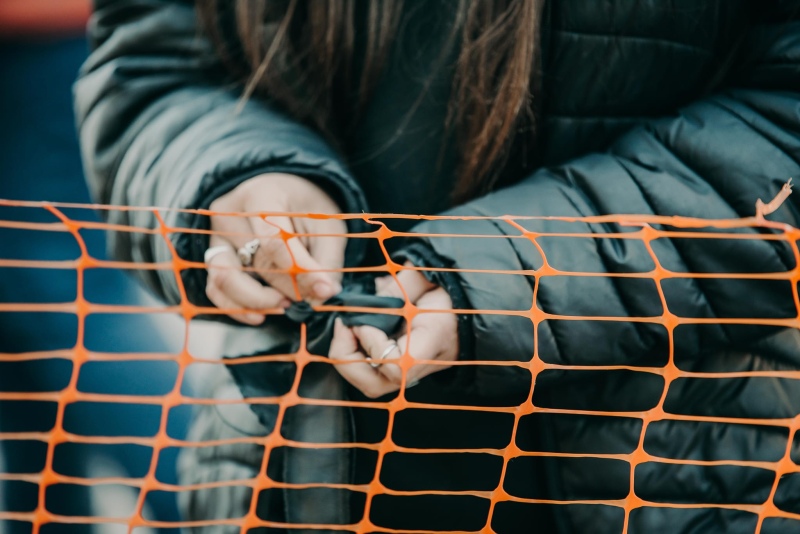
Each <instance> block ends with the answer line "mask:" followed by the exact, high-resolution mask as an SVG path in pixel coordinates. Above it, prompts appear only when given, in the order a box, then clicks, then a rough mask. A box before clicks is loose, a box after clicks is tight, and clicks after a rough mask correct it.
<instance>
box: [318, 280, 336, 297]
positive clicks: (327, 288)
mask: <svg viewBox="0 0 800 534" xmlns="http://www.w3.org/2000/svg"><path fill="white" fill-rule="evenodd" d="M313 290H314V294H315V295H316V296H317V298H320V299H329V298H331V297H332V296H334V295H335V294H336V289H335V288H333V287H331V285H330V284H327V283H325V282H317V283H316V284H314V287H313Z"/></svg>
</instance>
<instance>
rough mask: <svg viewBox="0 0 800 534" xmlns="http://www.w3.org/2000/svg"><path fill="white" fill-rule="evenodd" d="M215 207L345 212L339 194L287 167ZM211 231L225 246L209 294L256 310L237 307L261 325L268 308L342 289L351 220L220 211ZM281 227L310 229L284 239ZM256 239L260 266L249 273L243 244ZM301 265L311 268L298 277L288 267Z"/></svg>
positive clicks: (223, 303) (215, 242)
mask: <svg viewBox="0 0 800 534" xmlns="http://www.w3.org/2000/svg"><path fill="white" fill-rule="evenodd" d="M210 209H211V210H212V211H214V212H217V213H220V214H222V213H228V214H236V213H287V212H292V213H313V214H337V213H339V212H340V210H339V207H338V206H337V205H336V203H335V202H334V201H333V199H331V197H330V196H328V195H327V194H326V193H325V192H324V191H323V190H322V189H320V188H319V187H317V186H316V185H314V184H313V183H312V182H310V181H309V180H307V179H305V178H301V177H299V176H294V175H290V174H279V173H271V174H263V175H261V176H257V177H255V178H251V179H250V180H247V181H246V182H244V183H242V184H241V185H239V186H238V187H236V188H235V189H233V190H232V191H230V192H229V193H227V194H225V195H222V196H221V197H219V198H218V199H216V200H215V201H214V202H212V203H211V206H210ZM211 231H212V232H214V233H213V234H212V236H211V238H210V239H209V249H211V248H214V247H221V248H219V249H215V250H218V251H219V252H218V253H216V254H213V255H211V257H210V258H208V260H207V265H206V267H207V269H208V283H207V284H206V295H208V298H209V300H211V302H213V303H214V304H215V305H216V306H217V307H218V308H222V309H244V310H248V311H247V312H246V313H230V314H229V316H230V317H232V318H233V319H236V320H237V321H240V322H242V323H245V324H250V325H257V324H261V323H262V322H263V321H264V318H265V311H266V310H269V309H275V308H286V307H288V306H289V305H290V304H291V302H292V301H294V300H309V301H312V302H322V301H324V300H326V299H328V298H329V297H332V296H333V295H336V294H337V293H339V292H340V291H341V284H340V280H341V273H339V272H330V271H331V270H333V269H340V268H341V267H342V265H343V264H344V249H345V244H346V241H347V238H346V237H345V236H344V234H345V233H346V232H347V226H346V223H345V222H344V221H343V220H338V219H325V218H306V217H293V218H290V217H285V216H273V215H269V216H266V217H263V218H262V217H258V216H253V217H242V216H233V215H214V216H212V217H211ZM281 231H284V232H288V233H293V234H309V235H302V236H295V237H291V238H289V239H288V240H284V239H283V238H282V237H281ZM332 234H336V235H332ZM254 239H258V248H257V249H256V251H255V254H253V256H252V265H251V267H252V269H250V270H249V271H247V272H246V271H245V270H244V269H243V266H242V263H241V260H240V259H239V257H238V255H237V251H238V250H239V249H240V248H241V247H243V246H245V244H247V243H249V242H252V241H254ZM293 266H296V267H298V268H300V269H301V270H302V271H303V272H302V273H301V274H298V275H297V276H296V277H292V276H291V275H290V274H289V273H288V272H286V271H287V270H289V269H292V268H293ZM280 271H283V272H280ZM325 271H328V272H325ZM252 273H255V274H257V275H258V276H259V277H260V278H261V279H262V280H264V282H266V283H267V284H268V285H266V286H265V285H263V284H262V283H261V282H260V281H259V280H256V279H255V278H254V277H253V276H252V275H251V274H252Z"/></svg>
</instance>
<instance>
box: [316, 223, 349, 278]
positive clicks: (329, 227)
mask: <svg viewBox="0 0 800 534" xmlns="http://www.w3.org/2000/svg"><path fill="white" fill-rule="evenodd" d="M320 222H321V223H323V224H319V225H314V226H313V228H314V230H315V232H316V233H318V234H339V235H324V236H321V235H318V236H315V237H312V238H311V240H310V241H309V247H308V251H309V252H310V253H311V256H312V257H313V258H314V259H315V260H317V262H318V263H319V264H320V265H322V266H323V267H324V268H325V269H331V270H333V269H341V268H342V266H343V265H344V251H345V247H346V246H347V237H346V235H345V234H346V233H347V225H346V224H345V222H344V221H339V220H326V221H320ZM328 274H329V276H330V277H331V278H332V279H333V280H335V281H337V282H340V281H341V279H342V273H341V272H330V273H328Z"/></svg>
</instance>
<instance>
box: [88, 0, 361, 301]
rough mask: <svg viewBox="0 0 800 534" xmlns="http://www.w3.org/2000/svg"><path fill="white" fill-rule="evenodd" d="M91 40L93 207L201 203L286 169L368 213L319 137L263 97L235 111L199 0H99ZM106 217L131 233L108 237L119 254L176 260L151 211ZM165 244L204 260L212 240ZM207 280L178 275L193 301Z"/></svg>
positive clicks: (235, 90) (174, 217) (162, 275)
mask: <svg viewBox="0 0 800 534" xmlns="http://www.w3.org/2000/svg"><path fill="white" fill-rule="evenodd" d="M89 38H90V44H91V47H92V50H93V52H92V54H91V56H90V57H89V59H88V60H87V62H86V64H85V65H84V66H83V68H82V70H81V72H80V76H79V79H78V81H77V83H76V86H75V107H76V115H77V121H78V127H79V131H80V139H81V145H82V152H83V160H84V166H85V171H86V174H87V180H88V182H89V186H90V189H91V191H92V193H93V196H94V198H95V199H96V200H97V201H99V202H102V203H106V204H113V205H119V206H158V207H160V208H206V207H208V205H209V204H210V203H211V201H213V200H214V199H215V198H217V197H218V196H220V195H222V194H224V193H225V192H227V191H229V190H231V189H232V188H234V187H235V186H236V185H238V184H239V183H241V182H242V181H244V180H246V179H248V178H251V177H254V176H256V175H258V174H261V173H264V172H287V173H292V174H297V175H300V176H304V177H306V178H309V179H312V180H314V181H316V182H317V183H318V184H319V185H321V186H322V187H323V188H325V189H327V190H328V191H329V192H330V193H331V194H332V196H333V197H334V198H335V199H336V200H337V201H338V202H339V205H340V207H341V209H342V210H343V211H344V212H350V213H360V212H363V211H365V209H366V206H365V202H364V199H363V195H362V193H361V191H360V190H359V188H358V186H357V185H356V183H355V182H354V180H353V179H352V177H351V176H350V174H349V173H348V171H347V170H346V169H345V167H344V165H343V163H342V161H341V160H340V158H339V157H338V156H337V154H336V153H335V152H334V150H332V148H331V147H330V146H328V144H327V143H326V142H325V141H324V140H323V139H322V138H321V137H320V136H319V135H317V134H316V133H315V132H314V131H312V130H311V129H310V128H308V127H306V126H304V125H302V124H300V123H298V122H297V121H294V120H292V119H290V118H288V117H287V116H286V115H284V114H283V113H282V112H281V111H280V110H278V109H276V108H275V107H273V106H272V105H270V104H268V103H265V102H264V101H263V100H261V99H251V100H250V101H249V102H248V103H247V104H246V106H245V107H244V109H242V110H241V112H239V113H237V111H236V108H237V104H238V99H239V95H240V94H241V88H240V87H236V86H231V84H227V80H226V75H225V73H224V71H223V69H222V67H221V65H220V64H219V62H218V61H217V59H216V54H215V53H214V50H213V47H212V45H211V43H210V40H208V39H206V38H204V37H203V34H202V32H201V31H200V30H199V28H198V24H197V20H196V15H195V10H194V5H193V2H192V0H96V1H95V6H94V13H93V16H92V18H91V21H90V23H89ZM226 84H227V85H226ZM162 214H163V216H164V218H165V222H166V224H167V226H169V227H173V228H203V227H207V225H208V220H207V218H206V217H200V216H197V215H191V214H187V213H181V212H178V211H175V210H174V209H171V210H164V211H162ZM105 216H106V218H107V220H108V222H109V223H112V224H114V225H123V226H131V227H134V228H132V230H134V231H126V230H125V229H124V228H123V229H120V230H121V231H116V230H115V231H112V232H111V233H110V247H111V248H112V250H113V252H114V253H115V255H116V256H117V257H119V258H121V259H124V260H128V261H134V262H137V263H138V262H146V263H161V262H167V263H169V262H170V261H171V259H172V255H171V253H170V250H169V247H168V246H167V243H166V242H165V240H164V239H163V238H161V237H160V236H159V235H158V234H157V233H156V234H153V233H142V232H141V229H142V228H144V229H153V228H156V227H157V226H158V222H157V220H156V218H155V216H154V215H153V214H151V213H149V212H147V211H121V210H109V211H107V212H105ZM137 228H138V229H139V231H138V232H137V231H135V230H136V229H137ZM170 239H171V241H172V244H173V245H174V247H175V250H176V251H177V253H178V255H179V256H181V257H182V258H184V259H189V260H192V261H202V254H203V251H204V250H205V248H206V246H207V237H204V236H202V235H201V234H190V233H182V232H175V233H172V234H171V237H170ZM351 241H359V240H351ZM350 253H355V254H356V255H357V251H352V250H349V251H348V254H350ZM140 275H141V276H143V277H145V279H146V280H145V281H146V282H147V283H148V285H150V286H151V287H152V288H153V289H154V290H155V291H156V293H158V294H159V295H160V296H162V297H163V298H165V299H166V300H167V301H168V302H172V303H175V302H178V301H179V300H180V295H179V292H178V283H177V280H176V278H175V276H174V275H173V273H172V272H171V270H170V269H166V270H150V271H141V272H140ZM204 276H205V271H204V270H202V269H187V270H184V271H183V273H182V278H183V282H184V284H185V286H186V290H187V294H188V296H189V298H190V299H191V300H194V301H197V302H200V303H206V304H207V301H206V300H205V296H204V290H203V289H204V286H205V280H204Z"/></svg>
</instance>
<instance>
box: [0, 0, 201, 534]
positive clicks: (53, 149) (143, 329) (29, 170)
mask: <svg viewBox="0 0 800 534" xmlns="http://www.w3.org/2000/svg"><path fill="white" fill-rule="evenodd" d="M57 1H58V2H59V6H58V8H59V9H66V10H67V11H64V13H62V14H61V16H60V17H59V16H54V12H53V10H54V5H55V4H54V3H53V1H52V0H22V2H25V3H26V4H25V5H23V4H22V3H21V2H20V1H19V0H2V1H0V4H2V5H0V35H3V36H4V37H0V199H13V200H37V201H39V200H48V201H58V202H78V203H88V202H90V198H89V195H88V192H87V189H86V186H85V184H84V180H83V174H82V169H81V162H80V156H79V150H78V142H77V138H76V133H75V127H74V119H73V114H72V94H71V86H72V83H73V81H74V80H75V78H76V75H77V72H78V69H79V67H80V65H81V63H82V62H83V60H84V59H85V57H86V55H87V52H88V49H87V44H86V42H85V40H84V38H83V25H84V24H85V18H86V13H87V12H88V0H57ZM15 6H16V8H18V9H17V11H14V9H15ZM23 9H24V11H23ZM37 10H38V11H37ZM56 11H58V10H56ZM57 14H58V13H56V15H57ZM68 214H69V215H70V216H71V217H80V218H81V219H84V220H97V219H96V215H95V214H94V213H93V212H91V211H89V210H72V211H69V212H68ZM0 221H40V222H53V221H55V218H54V217H53V215H52V214H50V213H48V212H47V211H45V210H43V209H38V208H9V207H0ZM82 237H83V238H84V239H85V242H86V245H87V247H88V249H89V251H90V254H91V255H92V256H94V257H97V258H104V257H105V242H104V236H103V233H102V232H100V231H87V232H82ZM79 255H80V250H79V248H78V246H77V243H76V240H75V239H74V238H73V237H72V236H71V235H70V234H68V233H63V232H49V231H40V230H29V229H8V228H3V227H2V224H0V260H8V259H26V260H32V259H46V260H69V259H75V258H77V257H78V256H79ZM86 283H87V286H86V291H85V297H86V298H87V299H88V300H89V301H90V302H99V303H104V304H114V305H135V304H154V301H153V300H152V299H151V298H150V297H149V296H148V295H147V294H146V293H145V292H144V291H143V290H142V289H141V288H139V287H138V286H137V284H136V283H135V282H134V281H133V279H132V278H131V277H129V276H128V275H126V274H125V273H123V272H121V271H118V270H112V269H92V270H90V271H87V274H86ZM76 296H77V272H76V271H75V270H74V269H66V268H65V269H52V268H35V269H34V268H20V267H8V266H5V267H3V266H2V265H0V356H2V357H0V392H55V391H60V390H62V389H64V388H65V387H66V386H67V384H68V383H69V381H70V378H71V376H72V373H73V365H72V362H71V361H70V360H69V359H64V358H44V359H30V358H25V357H22V356H20V355H21V354H24V353H31V352H38V351H57V350H69V349H72V348H73V347H74V346H75V344H76V339H77V338H76V336H77V318H76V316H75V315H74V314H71V313H53V312H48V313H27V312H26V313H20V312H10V311H8V310H5V311H4V310H3V305H4V304H8V303H59V302H60V303H69V302H73V301H74V300H75V298H76ZM184 330H185V328H184V325H183V323H182V322H181V321H179V320H178V319H177V318H175V317H163V316H159V315H148V314H133V315H120V314H97V313H95V314H91V315H90V316H89V317H88V318H87V321H86V337H85V340H84V346H85V347H87V348H88V349H89V350H91V351H93V352H97V353H100V354H101V355H104V356H102V357H101V358H102V361H91V362H89V363H86V364H84V365H83V366H81V368H80V369H79V373H80V374H79V379H78V390H79V391H82V392H90V393H110V394H131V395H163V394H165V393H167V392H169V391H171V390H172V389H173V388H174V387H175V381H176V377H177V372H178V366H177V364H176V363H175V362H174V361H170V360H169V359H168V358H167V359H162V360H161V361H144V362H143V361H125V360H124V357H125V356H124V355H119V357H116V356H115V355H114V353H154V354H173V355H174V354H176V353H177V352H179V351H180V350H181V347H182V345H183V340H184V333H185V332H184ZM92 359H93V360H94V357H93V358H92ZM188 415H189V411H188V410H182V409H175V410H173V411H172V413H170V414H169V422H168V423H169V424H168V434H169V435H170V436H172V437H178V438H180V437H183V435H184V433H185V428H186V424H187V419H188ZM55 416H56V404H55V403H53V402H34V401H27V400H26V401H11V400H7V399H6V400H2V399H0V433H17V432H46V431H48V430H50V429H51V428H52V427H53V425H54V423H55ZM161 417H162V409H161V407H160V406H158V405H146V404H136V405H134V404H119V403H92V402H78V403H74V404H71V405H68V407H67V409H66V412H65V419H64V428H65V430H66V431H67V432H70V433H73V434H78V435H88V436H152V435H154V434H155V433H156V432H157V431H158V428H159V424H160V421H161ZM46 453H47V444H46V443H44V442H42V441H38V440H32V439H31V440H19V439H5V440H1V441H0V473H6V474H9V473H10V474H23V473H34V474H35V473H39V472H40V471H41V470H42V468H43V467H44V465H45V458H46ZM153 459H154V455H153V450H152V448H150V447H146V446H141V445H132V444H122V445H95V444H78V443H62V444H59V445H57V446H56V448H55V451H54V458H53V468H54V469H55V471H56V472H57V473H59V474H62V475H66V476H72V477H81V478H86V477H89V478H97V477H109V476H117V477H142V476H144V475H145V474H146V473H147V472H148V471H149V470H150V469H151V467H152V466H151V463H152V462H153ZM157 464H158V465H157V468H158V469H157V473H156V478H157V479H158V480H159V481H160V482H166V483H175V449H174V448H173V449H169V450H167V451H164V452H163V453H161V454H160V456H159V458H158V462H157ZM0 478H2V477H0ZM38 493H39V490H38V486H37V485H36V484H35V483H33V482H25V481H20V480H6V481H0V518H2V515H3V513H5V512H32V511H33V510H35V509H36V507H37V506H38V504H39V503H38V498H39V495H38ZM137 498H138V490H137V489H136V488H134V487H130V486H126V485H111V486H99V487H92V486H91V485H80V484H76V485H73V484H58V485H55V486H51V487H49V488H48V491H47V492H46V495H45V507H46V509H47V510H48V511H49V512H51V513H54V514H63V515H68V516H117V517H122V518H125V517H128V516H130V515H131V514H132V513H133V511H134V509H135V506H136V502H137ZM145 507H146V511H145V513H144V515H145V517H148V518H151V519H157V520H161V521H175V520H177V511H176V507H175V498H174V494H171V493H166V492H153V493H151V494H149V495H147V496H146V503H145ZM126 530H127V529H126V527H122V531H123V532H124V531H126ZM30 531H31V523H29V522H26V521H12V520H8V519H6V520H3V519H0V532H2V533H13V534H18V533H27V532H30ZM119 531H120V525H116V528H114V526H113V525H112V526H108V525H106V526H103V525H100V526H96V527H90V526H89V525H86V524H77V525H65V524H57V523H51V524H47V525H45V526H44V528H43V529H42V532H44V533H61V532H81V533H87V532H89V533H100V534H103V533H105V532H119ZM148 531H149V529H137V530H136V532H137V533H140V534H144V533H146V532H148ZM159 532H178V530H177V529H172V530H170V529H161V530H159Z"/></svg>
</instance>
